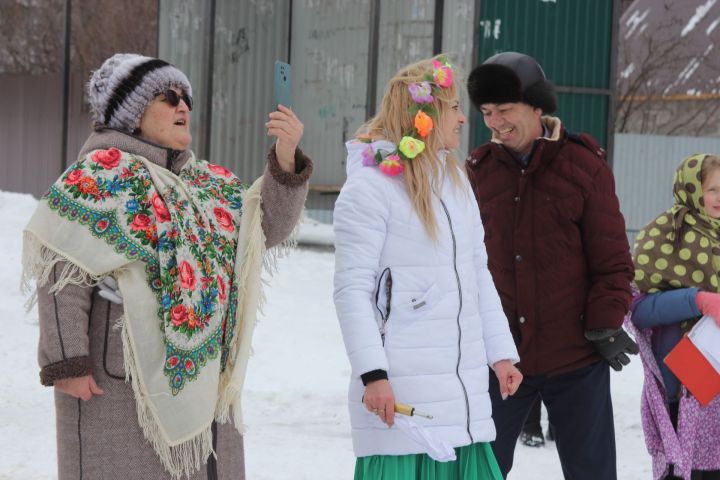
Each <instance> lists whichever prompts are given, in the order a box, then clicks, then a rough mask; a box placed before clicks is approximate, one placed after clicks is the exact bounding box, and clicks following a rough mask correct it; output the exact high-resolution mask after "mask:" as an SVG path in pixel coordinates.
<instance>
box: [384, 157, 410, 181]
mask: <svg viewBox="0 0 720 480" xmlns="http://www.w3.org/2000/svg"><path fill="white" fill-rule="evenodd" d="M403 170H405V165H403V163H402V161H401V160H400V157H399V156H398V155H397V154H395V153H393V154H392V155H388V156H387V157H385V160H383V161H382V162H380V171H381V172H383V173H384V174H385V175H390V176H391V177H392V176H394V175H397V174H398V173H402V172H403Z"/></svg>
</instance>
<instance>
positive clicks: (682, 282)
mask: <svg viewBox="0 0 720 480" xmlns="http://www.w3.org/2000/svg"><path fill="white" fill-rule="evenodd" d="M673 194H674V198H675V203H674V204H673V206H672V207H671V208H670V209H669V210H667V211H665V212H663V213H662V214H660V215H659V216H658V217H657V218H655V220H653V221H652V222H651V223H650V224H648V225H647V226H646V227H645V228H643V229H642V230H641V231H640V232H639V233H638V236H637V238H636V242H635V255H634V257H633V260H634V262H635V283H636V285H637V287H638V289H639V290H640V291H641V292H642V293H643V294H644V295H642V296H640V297H639V298H637V299H636V301H635V302H634V303H633V310H632V316H631V321H632V323H633V324H634V326H635V327H637V331H636V337H637V340H638V344H639V345H640V349H641V357H642V359H643V366H644V367H645V369H646V372H645V378H646V382H645V385H644V392H643V402H644V405H643V426H644V428H645V435H646V441H647V444H648V450H649V451H650V452H651V454H652V455H653V456H654V457H655V458H654V460H655V462H654V469H655V470H656V472H655V473H657V475H655V476H654V478H658V476H664V475H665V473H666V472H668V473H670V474H673V472H674V475H677V477H668V478H679V477H680V476H682V477H683V478H689V476H690V470H691V469H692V471H693V472H695V471H696V470H700V469H702V470H703V473H702V474H697V475H700V476H698V477H697V478H720V471H718V470H720V447H718V446H716V445H717V440H716V439H717V437H718V435H720V398H717V397H716V398H715V399H714V400H713V401H712V402H711V404H710V405H709V406H708V407H701V406H700V405H699V403H698V402H697V400H695V398H694V397H693V396H692V395H691V394H690V393H687V392H686V391H685V390H684V389H682V387H681V384H680V382H679V381H678V379H677V378H676V377H675V376H674V375H673V374H672V372H671V371H670V370H669V369H668V368H667V366H666V365H665V363H664V361H663V359H664V358H665V356H667V354H668V353H669V352H670V350H672V348H673V347H674V346H675V345H676V344H677V343H678V342H679V341H680V339H681V338H682V335H683V334H684V333H686V332H687V331H688V330H689V329H690V328H691V327H692V325H694V324H695V322H696V321H697V320H698V318H700V317H701V316H703V315H708V316H711V317H713V318H714V319H715V321H716V323H717V324H718V325H719V326H720V294H719V293H718V292H720V282H719V281H718V273H719V272H720V157H718V156H715V155H708V154H698V155H693V156H691V157H688V158H686V159H685V160H683V162H682V163H681V164H680V166H679V167H678V169H677V171H676V172H675V176H674V179H673ZM644 345H645V348H646V353H647V352H650V349H651V352H650V354H649V355H643V346H644ZM653 394H655V395H656V397H657V398H655V400H656V402H653ZM658 404H659V405H658ZM666 405H667V406H666ZM649 412H652V413H651V414H650V413H649ZM678 416H680V417H682V418H683V421H682V422H681V423H682V425H680V428H679V429H678V421H677V420H678ZM713 449H715V450H717V451H715V452H714V453H713V452H711V450H713ZM709 471H713V472H714V473H712V474H710V473H709ZM686 474H687V475H686ZM702 475H706V476H707V475H718V476H707V477H706V476H702ZM692 478H696V474H695V473H693V476H692Z"/></svg>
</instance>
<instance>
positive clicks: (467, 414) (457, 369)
mask: <svg viewBox="0 0 720 480" xmlns="http://www.w3.org/2000/svg"><path fill="white" fill-rule="evenodd" d="M438 200H440V205H442V208H443V210H444V211H445V216H446V217H447V220H448V225H449V226H450V235H451V236H452V243H453V269H454V270H455V280H457V286H458V298H459V300H460V306H459V307H458V313H457V318H456V321H457V326H458V359H457V364H456V365H455V374H456V375H457V378H458V380H459V381H460V386H461V387H462V389H463V395H464V397H465V418H466V419H467V424H466V428H467V433H468V436H469V437H470V443H475V439H473V436H472V433H470V401H469V400H468V394H467V388H465V383H464V382H463V380H462V378H461V377H460V359H461V358H462V327H461V326H460V313H461V312H462V306H463V301H462V285H461V284H460V274H459V273H458V270H457V243H456V241H455V231H454V230H453V226H452V220H451V219H450V212H448V209H447V207H446V206H445V202H443V200H442V199H441V198H440V197H439V196H438Z"/></svg>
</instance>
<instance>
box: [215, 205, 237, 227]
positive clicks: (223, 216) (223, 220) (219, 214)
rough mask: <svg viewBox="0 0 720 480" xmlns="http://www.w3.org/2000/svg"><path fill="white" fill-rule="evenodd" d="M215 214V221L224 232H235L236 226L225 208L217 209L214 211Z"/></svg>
mask: <svg viewBox="0 0 720 480" xmlns="http://www.w3.org/2000/svg"><path fill="white" fill-rule="evenodd" d="M213 213H214V214H215V220H217V222H218V223H219V224H220V227H222V229H223V230H227V231H228V232H233V231H235V225H233V220H232V216H231V215H230V214H229V213H228V212H227V210H225V209H224V208H220V207H215V209H214V210H213Z"/></svg>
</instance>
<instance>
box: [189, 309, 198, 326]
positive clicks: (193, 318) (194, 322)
mask: <svg viewBox="0 0 720 480" xmlns="http://www.w3.org/2000/svg"><path fill="white" fill-rule="evenodd" d="M187 324H188V328H189V329H190V330H195V329H196V328H197V327H199V326H200V319H199V318H198V316H197V313H195V309H194V308H193V307H190V308H189V309H188V312H187Z"/></svg>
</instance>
